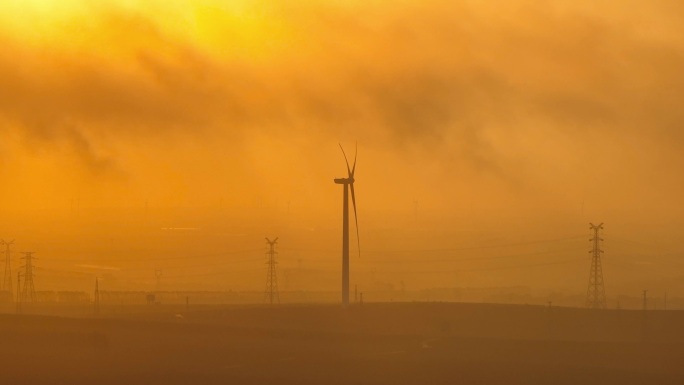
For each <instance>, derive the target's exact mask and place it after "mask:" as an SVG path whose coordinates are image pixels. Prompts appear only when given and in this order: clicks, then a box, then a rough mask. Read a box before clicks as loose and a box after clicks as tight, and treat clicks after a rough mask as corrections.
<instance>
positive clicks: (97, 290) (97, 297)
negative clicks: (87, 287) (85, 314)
mask: <svg viewBox="0 0 684 385" xmlns="http://www.w3.org/2000/svg"><path fill="white" fill-rule="evenodd" d="M94 299H95V301H94V302H93V306H94V308H93V311H94V313H95V316H98V315H100V285H99V282H98V280H97V277H95V298H94Z"/></svg>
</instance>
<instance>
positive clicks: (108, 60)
mask: <svg viewBox="0 0 684 385" xmlns="http://www.w3.org/2000/svg"><path fill="white" fill-rule="evenodd" d="M683 19H684V5H681V4H680V2H678V1H665V0H662V1H651V2H643V1H620V2H617V1H603V2H598V3H597V2H595V1H569V0H568V1H565V0H561V1H554V2H538V1H524V0H516V1H503V0H502V1H466V0H464V1H399V2H397V1H370V2H369V1H363V2H361V1H327V2H325V1H322V2H315V1H247V0H245V1H77V0H69V1H66V0H60V1H39V0H32V1H26V0H23V1H19V0H9V1H8V0H5V1H3V2H2V3H0V45H1V46H2V47H3V48H2V50H0V127H1V130H2V133H3V135H2V138H1V140H0V175H2V181H3V187H2V188H0V208H2V219H3V223H2V225H1V226H0V230H2V234H0V237H4V238H18V241H17V242H18V243H19V242H20V241H21V242H24V244H25V245H27V246H26V247H33V248H35V249H36V250H35V251H36V252H37V253H39V254H41V253H42V254H44V255H45V257H44V260H43V261H42V262H41V263H42V264H43V265H44V266H50V265H51V264H52V263H54V265H53V267H55V269H56V270H57V269H60V268H61V269H62V270H65V271H66V270H69V271H70V269H73V268H74V266H81V267H82V266H91V267H92V266H100V265H102V266H107V267H108V268H107V274H111V279H112V280H115V279H116V280H119V281H120V283H119V286H120V287H126V285H132V286H135V285H139V287H143V286H144V285H146V284H148V283H149V282H150V281H152V280H153V279H154V277H152V275H151V273H149V271H152V270H153V269H154V268H161V265H164V263H167V265H169V264H170V262H168V261H166V262H165V261H164V260H163V259H160V257H159V256H160V255H168V253H172V254H173V253H178V254H179V255H190V254H193V253H196V252H199V253H200V254H201V253H202V252H203V251H202V250H204V249H208V250H214V251H216V250H219V251H221V250H241V248H248V249H251V248H257V249H259V248H260V247H261V242H262V240H263V239H262V235H263V234H264V233H268V234H267V235H269V236H270V235H271V234H272V233H275V232H278V233H279V235H280V236H281V239H283V241H282V242H283V243H287V242H291V243H290V244H291V245H296V246H293V247H294V248H298V250H299V251H297V252H295V251H294V250H293V251H291V252H290V256H291V257H292V259H293V260H294V259H296V258H297V257H295V256H294V254H297V253H299V254H298V257H299V258H300V259H302V258H304V260H306V258H310V259H311V260H312V262H311V263H317V262H321V261H323V262H322V264H323V265H324V266H326V268H328V269H329V270H330V271H332V272H331V276H334V277H336V275H335V274H336V273H335V270H334V269H335V268H337V265H338V263H339V261H338V255H339V251H338V250H337V248H338V247H339V230H340V228H339V226H340V224H339V222H340V221H341V218H340V217H341V213H340V211H341V210H340V209H341V202H340V200H341V191H340V190H341V189H340V188H339V186H336V185H334V184H333V181H332V179H333V178H334V177H343V176H345V175H344V173H345V166H344V163H343V159H342V157H341V153H340V152H339V149H338V147H337V145H338V142H339V143H342V145H343V146H345V148H346V150H347V154H348V155H351V156H352V157H353V152H354V144H355V143H356V142H357V141H358V149H359V160H358V162H359V163H358V171H357V182H358V183H357V187H356V188H357V194H358V201H359V220H360V227H361V240H362V245H366V246H365V247H366V248H367V250H369V254H368V259H365V260H364V261H363V262H358V264H357V266H361V267H359V269H363V268H367V270H369V271H370V270H371V269H375V267H373V265H372V263H373V257H374V255H373V252H374V251H375V252H377V253H380V254H381V253H387V252H388V250H396V249H402V248H408V249H414V250H423V251H425V250H431V249H440V248H447V249H448V248H456V246H457V245H462V244H467V245H469V246H473V247H475V246H477V247H484V246H491V245H496V244H497V242H499V243H506V242H517V241H520V240H526V239H527V240H529V239H557V238H563V239H564V238H565V237H567V236H575V235H577V234H578V233H579V234H580V235H584V234H585V233H586V222H588V221H596V222H606V229H607V230H606V231H607V232H610V231H613V232H614V233H613V234H614V235H615V236H616V237H617V236H621V237H622V238H624V239H632V237H634V236H639V237H641V236H642V234H644V232H640V231H641V230H644V228H646V229H650V230H646V234H647V236H649V237H650V236H651V235H653V236H655V238H652V239H651V240H650V241H647V243H648V242H654V243H656V244H658V245H659V247H663V248H665V249H667V252H663V253H660V254H658V255H657V256H656V255H650V254H648V253H647V252H646V251H644V252H643V253H642V252H641V251H640V252H636V251H633V249H630V248H628V247H625V248H624V249H622V252H623V254H621V256H620V258H622V259H624V260H626V261H628V262H629V261H641V260H643V259H644V258H645V259H647V260H649V261H650V263H651V262H652V263H654V267H653V275H652V276H650V278H643V277H642V278H639V277H638V276H637V275H638V274H637V273H638V272H639V271H642V269H643V268H642V267H633V266H632V267H629V266H628V267H625V268H624V269H623V270H624V271H623V272H622V273H624V274H623V275H622V277H623V278H618V277H616V275H618V274H617V273H616V270H617V268H616V269H614V270H613V271H612V273H613V276H612V277H610V279H608V278H607V280H608V281H610V280H612V283H615V285H618V284H623V287H626V288H628V289H631V287H632V286H630V285H631V284H632V283H634V282H639V279H655V278H653V277H656V276H659V277H660V276H661V275H662V274H665V275H666V279H670V280H673V281H677V280H680V279H681V278H682V277H681V275H679V276H677V275H676V274H675V273H668V272H669V271H671V269H672V264H670V265H668V263H670V262H665V261H664V260H660V259H658V258H660V257H662V255H664V254H667V255H669V257H672V258H674V256H677V255H679V253H680V252H681V251H682V250H684V248H683V247H681V245H679V244H678V242H677V240H678V239H681V236H682V230H681V224H682V221H681V219H680V218H681V216H682V215H683V214H684V206H683V205H682V203H681V202H682V200H681V197H682V196H683V195H684V184H683V183H682V177H681V170H682V169H683V166H684V155H683V154H684V153H683V152H682V143H683V140H684V131H683V129H682V128H683V127H684V109H682V107H681V106H682V95H683V92H684V73H683V72H682V70H681V69H682V68H684V20H683ZM511 224H512V227H509V226H511ZM135 226H141V227H140V228H138V227H135ZM145 226H148V227H145ZM640 226H641V227H640ZM36 227H41V229H42V230H37V229H36ZM194 227H197V228H198V229H200V231H198V232H196V233H197V234H200V235H189V234H186V233H188V232H185V233H184V235H183V237H186V236H187V237H193V236H194V237H197V238H193V240H192V241H190V240H188V241H187V242H186V241H180V240H178V237H177V236H175V235H174V236H173V237H168V238H165V235H159V234H157V235H155V234H156V233H154V232H151V233H148V232H150V231H152V230H149V229H151V228H153V229H155V231H161V230H159V229H161V228H194ZM208 228H211V229H213V230H212V231H211V232H210V231H208V230H207V229H208ZM246 228H247V230H246ZM136 229H138V230H140V232H141V233H139V232H136V231H138V230H136ZM473 229H476V230H477V231H481V232H483V233H484V234H486V235H482V234H483V233H478V234H479V235H477V236H475V235H467V234H469V233H464V231H466V230H467V231H471V230H473ZM145 231H147V232H145ZM165 231H166V230H165ZM649 231H650V232H649ZM60 232H61V233H60ZM143 233H144V234H147V235H144V236H143V235H141V234H143ZM84 234H89V235H88V236H84ZM150 234H151V235H150ZM164 234H165V233H164ZM231 234H232V235H231ZM464 234H466V235H464ZM272 235H273V236H275V235H278V234H272ZM283 235H287V236H283ZM288 236H289V240H288ZM155 237H157V238H155ZM478 237H479V238H478ZM606 238H607V239H610V237H609V236H608V234H607V235H606ZM56 239H62V241H56ZM103 239H106V240H111V242H112V243H103V241H102V240H103ZM200 241H201V243H200V244H197V242H200ZM155 242H157V243H155ZM174 242H180V243H174ZM184 242H185V243H184ZM160 244H163V246H161V245H160ZM575 246H577V247H579V248H580V249H581V250H580V251H576V250H575V249H576V248H577V247H574V246H573V247H574V248H572V250H570V251H568V250H563V252H566V253H575V254H576V255H577V258H578V261H579V263H578V264H577V266H576V267H573V268H572V269H571V270H572V271H570V272H568V270H567V269H566V268H565V267H558V268H557V269H556V268H555V267H554V266H551V267H549V269H550V270H548V271H542V270H534V271H529V272H525V271H522V272H521V271H520V270H516V271H512V270H511V271H508V270H506V271H495V272H493V273H491V274H475V275H472V274H470V275H469V274H466V273H458V274H455V276H453V275H452V276H449V277H446V278H444V277H442V278H439V279H438V278H435V277H432V278H431V277H430V276H429V275H426V274H427V273H425V271H432V270H440V269H442V268H441V267H439V266H436V267H434V268H432V267H429V266H428V267H427V268H423V267H421V268H422V270H425V271H423V272H416V274H417V275H415V276H414V275H412V274H411V270H412V269H413V267H412V266H415V265H410V264H407V265H404V266H400V267H397V268H396V270H397V271H396V274H394V275H391V274H389V273H388V275H387V276H385V277H384V278H382V279H385V280H387V281H391V282H393V283H395V284H396V283H397V282H398V281H399V280H400V279H401V280H404V281H407V282H415V283H416V286H419V285H424V284H428V283H432V282H434V281H438V284H440V285H454V284H459V282H460V283H463V284H467V285H473V286H477V285H496V284H502V285H515V284H516V283H519V282H525V283H527V284H531V285H539V286H545V285H546V286H553V285H556V284H557V285H560V286H562V287H563V288H573V287H575V286H576V285H577V286H578V290H580V291H581V290H582V289H583V285H584V278H583V277H584V275H583V274H584V272H585V271H588V268H589V265H588V260H586V261H585V259H583V258H586V250H584V249H582V248H588V247H589V245H588V243H587V242H586V240H585V239H584V238H582V240H581V241H580V242H578V243H577V244H576V245H575ZM22 248H25V247H24V246H22ZM362 248H364V246H362ZM647 249H648V247H644V250H647ZM316 250H325V252H324V253H320V252H315V251H316ZM454 250H455V249H454ZM613 250H614V251H616V250H617V249H613ZM285 251H286V250H283V253H282V258H286V255H287V253H286V252H285ZM260 252H261V251H259V252H257V253H256V255H257V257H258V256H259V255H260V254H259V253H260ZM480 252H481V253H482V255H484V254H486V253H490V251H480ZM512 252H513V251H512ZM525 252H535V251H534V250H527V251H525ZM453 253H454V254H458V255H456V256H459V255H461V254H464V253H466V254H469V255H471V254H474V252H473V251H468V252H464V251H454V252H453ZM644 253H646V254H644ZM615 254H616V252H614V254H613V255H615ZM450 255H451V254H450ZM133 256H135V257H133ZM471 256H473V257H477V256H478V254H477V253H475V255H471ZM376 257H378V258H380V256H379V254H378V255H376ZM60 258H61V260H62V261H71V262H73V263H71V262H69V263H67V262H57V261H58V260H60ZM154 258H157V259H156V261H157V262H154V261H155V259H154ZM317 258H318V259H317ZM393 258H396V259H397V260H401V258H404V259H406V260H409V259H411V258H413V259H414V260H415V259H417V258H418V257H417V256H415V255H414V256H410V255H405V254H401V255H394V256H393ZM616 258H617V256H616ZM385 259H387V258H385ZM51 260H52V261H54V262H50V261H51ZM72 260H73V261H72ZM134 261H135V262H134ZM141 261H142V262H141ZM144 261H148V263H147V264H146V262H144ZM216 261H217V262H216V263H217V264H220V263H221V261H222V260H220V259H217V260H216ZM585 262H586V263H585ZM136 263H137V265H135V264H136ZM283 263H284V264H285V265H286V267H287V263H288V262H283ZM470 263H472V261H470V262H468V261H465V262H463V264H461V265H458V266H451V267H449V268H448V269H447V270H449V271H456V270H459V269H466V270H467V268H468V267H469V266H470V265H469V264H470ZM520 263H522V264H524V263H536V262H535V261H523V262H520ZM626 263H627V262H626ZM364 264H366V265H364ZM112 265H113V266H112ZM190 265H192V266H195V265H196V264H194V263H190V262H187V263H186V264H185V265H183V264H180V265H178V266H181V267H182V268H187V267H188V266H190ZM293 266H294V263H293ZM364 266H365V267H364ZM224 267H225V266H224ZM489 267H492V268H495V267H496V266H489ZM193 268H195V267H193ZM116 269H120V270H116ZM126 269H128V270H126ZM135 269H138V270H135ZM145 269H147V270H145ZM197 269H199V270H197V274H198V275H197V277H201V274H202V271H201V268H197ZM255 269H256V270H255V271H256V272H255V277H257V278H255V281H254V282H253V283H249V282H247V283H244V282H243V283H240V284H239V285H238V284H236V285H237V286H235V287H243V288H244V287H250V288H252V287H253V288H261V286H262V279H261V275H262V274H261V273H262V272H261V270H258V269H263V266H260V265H259V266H257V267H256V268H255ZM353 269H354V267H353ZM431 269H432V270H431ZM554 269H556V270H554ZM229 270H230V267H226V271H229ZM473 270H477V267H475V268H473ZM142 271H147V272H148V273H149V274H148V273H145V274H147V275H148V276H146V278H137V279H138V280H137V281H136V280H135V279H133V278H130V277H134V276H135V274H134V273H136V272H137V274H138V276H139V277H143V276H145V275H144V274H143V273H142ZM362 272H363V271H361V270H359V271H357V273H358V274H362ZM333 273H334V274H333ZM82 274H85V276H87V274H91V273H90V272H82ZM127 274H128V275H127ZM169 274H170V273H169ZM226 274H229V272H227V273H226ZM352 274H354V271H352ZM554 274H555V275H554ZM566 274H567V275H572V276H573V278H572V279H570V278H566ZM46 275H48V274H46ZM226 277H231V276H230V275H227V276H226ZM223 278H224V277H222V278H221V279H223ZM233 278H234V277H233ZM129 279H130V280H129ZM200 279H202V278H197V279H196V280H195V279H188V280H185V281H182V282H181V281H179V282H178V284H179V285H181V284H182V285H185V286H192V285H197V284H198V283H197V282H198V281H200ZM334 279H337V278H334ZM368 279H370V278H368ZM440 279H441V281H440ZM54 282H57V283H59V284H63V285H64V286H65V287H66V286H69V284H67V283H64V282H67V278H59V279H58V278H54ZM224 282H225V281H217V282H215V283H213V284H212V285H213V286H211V287H213V288H229V287H233V286H231V284H224ZM678 282H679V281H678ZM57 283H55V284H57ZM240 285H242V286H240ZM250 285H251V286H250ZM336 285H337V281H334V282H333V283H331V285H330V287H336ZM324 286H325V285H324ZM680 286H681V282H680ZM325 287H326V288H327V287H328V286H325ZM628 289H626V290H628Z"/></svg>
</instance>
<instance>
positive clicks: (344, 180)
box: [334, 178, 354, 184]
mask: <svg viewBox="0 0 684 385" xmlns="http://www.w3.org/2000/svg"><path fill="white" fill-rule="evenodd" d="M334 181H335V183H336V184H353V183H354V178H335V179H334Z"/></svg>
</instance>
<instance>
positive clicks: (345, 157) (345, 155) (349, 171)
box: [338, 143, 352, 176]
mask: <svg viewBox="0 0 684 385" xmlns="http://www.w3.org/2000/svg"><path fill="white" fill-rule="evenodd" d="M338 144H339V145H340V150H342V155H344V161H345V163H347V173H348V174H349V175H350V176H351V174H352V172H351V169H349V161H348V160H347V154H345V153H344V148H342V144H340V143H338Z"/></svg>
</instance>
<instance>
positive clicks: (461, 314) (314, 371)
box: [0, 303, 684, 385]
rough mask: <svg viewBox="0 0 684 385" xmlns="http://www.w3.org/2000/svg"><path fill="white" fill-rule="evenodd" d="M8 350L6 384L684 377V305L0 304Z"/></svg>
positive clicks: (661, 380) (0, 337)
mask: <svg viewBox="0 0 684 385" xmlns="http://www.w3.org/2000/svg"><path fill="white" fill-rule="evenodd" d="M51 313H54V309H52V311H51ZM0 359H1V360H2V365H0V380H1V381H2V383H3V384H100V385H104V384H127V385H132V384H168V385H173V384H573V385H574V384H603V385H607V384H621V385H622V384H682V383H684V312H681V311H660V312H658V311H651V312H647V313H645V312H641V311H627V310H605V311H589V310H583V309H571V308H560V307H541V306H516V305H485V304H455V303H376V304H364V305H354V306H350V307H349V308H346V309H344V308H341V307H340V306H335V305H279V306H273V307H270V306H212V307H200V306H197V307H189V308H185V307H170V306H163V305H159V306H140V307H130V308H126V309H118V310H117V312H116V314H114V313H113V312H109V313H108V311H107V309H106V308H104V309H103V312H102V315H101V316H100V317H97V318H95V317H91V318H88V317H73V316H70V317H66V316H55V315H50V316H45V315H13V314H0Z"/></svg>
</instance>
